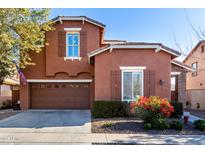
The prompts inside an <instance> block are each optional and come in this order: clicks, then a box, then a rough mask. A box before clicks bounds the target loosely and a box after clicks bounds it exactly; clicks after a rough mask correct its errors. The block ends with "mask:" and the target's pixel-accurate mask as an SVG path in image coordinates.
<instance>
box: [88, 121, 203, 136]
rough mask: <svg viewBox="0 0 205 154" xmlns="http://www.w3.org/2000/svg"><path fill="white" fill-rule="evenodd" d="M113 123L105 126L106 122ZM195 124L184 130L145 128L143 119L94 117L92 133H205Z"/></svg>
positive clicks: (188, 125) (186, 126)
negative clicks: (197, 128)
mask: <svg viewBox="0 0 205 154" xmlns="http://www.w3.org/2000/svg"><path fill="white" fill-rule="evenodd" d="M107 123H112V125H111V126H107V127H105V126H104V124H107ZM193 127H194V126H193V124H191V123H190V124H187V125H185V126H184V128H183V129H182V131H178V130H173V129H166V130H145V129H143V122H142V120H139V119H136V118H113V119H93V120H92V128H91V131H92V133H108V134H136V133H137V134H158V135H205V131H204V132H203V131H199V130H196V129H194V128H193Z"/></svg>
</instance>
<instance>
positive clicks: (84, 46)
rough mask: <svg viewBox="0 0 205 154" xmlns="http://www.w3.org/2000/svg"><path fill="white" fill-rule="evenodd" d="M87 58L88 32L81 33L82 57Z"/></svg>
mask: <svg viewBox="0 0 205 154" xmlns="http://www.w3.org/2000/svg"><path fill="white" fill-rule="evenodd" d="M86 56H87V32H85V31H81V32H80V57H86Z"/></svg>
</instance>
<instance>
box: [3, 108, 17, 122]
mask: <svg viewBox="0 0 205 154" xmlns="http://www.w3.org/2000/svg"><path fill="white" fill-rule="evenodd" d="M19 112H20V111H18V110H16V111H14V110H13V109H5V110H0V120H2V119H5V118H8V117H10V116H13V115H15V114H17V113H19Z"/></svg>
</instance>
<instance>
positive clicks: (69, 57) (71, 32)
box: [64, 30, 81, 60]
mask: <svg viewBox="0 0 205 154" xmlns="http://www.w3.org/2000/svg"><path fill="white" fill-rule="evenodd" d="M69 34H78V56H77V57H74V56H69V55H68V47H69V44H68V35H69ZM73 47H74V46H73ZM66 59H71V60H74V59H78V60H81V57H80V32H79V31H69V30H67V31H66V57H64V60H66Z"/></svg>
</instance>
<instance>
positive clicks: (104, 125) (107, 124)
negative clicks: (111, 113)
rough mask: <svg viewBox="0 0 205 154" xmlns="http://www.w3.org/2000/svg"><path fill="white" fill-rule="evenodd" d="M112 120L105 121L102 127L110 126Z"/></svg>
mask: <svg viewBox="0 0 205 154" xmlns="http://www.w3.org/2000/svg"><path fill="white" fill-rule="evenodd" d="M112 125H113V124H112V122H105V123H104V124H103V125H102V127H104V128H106V127H112Z"/></svg>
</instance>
